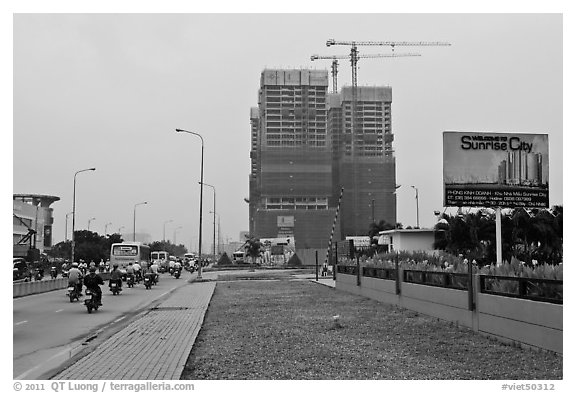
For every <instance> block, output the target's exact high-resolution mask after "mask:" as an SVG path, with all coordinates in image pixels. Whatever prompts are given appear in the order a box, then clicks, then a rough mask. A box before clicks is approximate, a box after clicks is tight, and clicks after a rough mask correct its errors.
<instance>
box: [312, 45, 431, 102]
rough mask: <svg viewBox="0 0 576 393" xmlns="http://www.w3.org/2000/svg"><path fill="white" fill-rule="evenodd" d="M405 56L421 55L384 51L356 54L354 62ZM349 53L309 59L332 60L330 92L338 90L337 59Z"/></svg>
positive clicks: (344, 57) (315, 56)
mask: <svg viewBox="0 0 576 393" xmlns="http://www.w3.org/2000/svg"><path fill="white" fill-rule="evenodd" d="M406 56H421V55H420V54H419V53H385V54H369V55H358V54H357V55H356V62H357V61H358V59H360V58H364V59H373V58H377V57H406ZM349 57H350V56H349V55H335V56H319V55H312V56H310V60H312V61H314V60H321V59H328V60H332V93H337V92H338V76H337V75H338V59H347V58H349Z"/></svg>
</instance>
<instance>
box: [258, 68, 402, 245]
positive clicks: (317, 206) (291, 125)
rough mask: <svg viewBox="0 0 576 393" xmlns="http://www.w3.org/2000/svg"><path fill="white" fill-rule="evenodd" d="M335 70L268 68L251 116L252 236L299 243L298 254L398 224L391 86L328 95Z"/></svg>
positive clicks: (350, 90)
mask: <svg viewBox="0 0 576 393" xmlns="http://www.w3.org/2000/svg"><path fill="white" fill-rule="evenodd" d="M327 90H328V71H318V70H270V69H267V70H264V71H263V72H262V74H261V78H260V89H259V95H258V107H257V108H255V107H254V108H251V110H250V124H251V142H252V143H251V146H252V147H251V152H250V158H251V173H250V198H249V201H248V202H249V220H250V225H249V230H250V234H251V235H252V236H255V237H258V238H282V237H292V238H294V241H295V246H296V250H298V249H314V248H316V249H321V248H326V247H327V246H328V243H329V239H330V235H331V233H332V227H333V224H334V217H335V213H336V208H337V205H338V200H339V196H340V190H341V189H342V188H343V189H344V194H343V197H342V200H341V206H340V213H339V217H338V220H337V222H336V223H335V227H334V236H333V240H340V239H342V238H343V237H344V236H358V235H365V234H366V233H367V232H368V228H369V226H370V224H371V223H372V222H379V221H380V220H385V221H386V222H388V223H390V224H396V194H395V190H396V161H395V157H394V150H393V147H392V142H393V140H394V137H393V134H392V120H391V105H392V89H391V88H390V87H358V90H357V95H356V96H357V106H356V108H357V110H356V120H357V121H356V125H355V127H354V138H353V137H352V89H351V88H350V87H344V88H343V89H342V91H341V92H340V93H333V94H328V93H327Z"/></svg>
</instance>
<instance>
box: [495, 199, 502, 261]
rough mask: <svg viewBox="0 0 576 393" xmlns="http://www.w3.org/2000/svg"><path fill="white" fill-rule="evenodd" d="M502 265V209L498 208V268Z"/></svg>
mask: <svg viewBox="0 0 576 393" xmlns="http://www.w3.org/2000/svg"><path fill="white" fill-rule="evenodd" d="M500 265H502V208H500V207H497V208H496V266H500Z"/></svg>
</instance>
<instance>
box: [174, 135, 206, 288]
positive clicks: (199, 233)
mask: <svg viewBox="0 0 576 393" xmlns="http://www.w3.org/2000/svg"><path fill="white" fill-rule="evenodd" d="M176 132H185V133H187V134H192V135H196V136H197V137H199V138H200V141H201V142H202V154H201V156H200V229H199V231H198V258H200V263H199V264H198V278H202V191H203V189H204V138H202V135H200V134H198V133H196V132H192V131H186V130H181V129H178V128H177V129H176Z"/></svg>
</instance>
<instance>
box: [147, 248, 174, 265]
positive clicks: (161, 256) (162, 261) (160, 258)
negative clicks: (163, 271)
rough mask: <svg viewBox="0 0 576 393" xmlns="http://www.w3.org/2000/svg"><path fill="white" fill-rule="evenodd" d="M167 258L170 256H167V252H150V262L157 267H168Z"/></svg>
mask: <svg viewBox="0 0 576 393" xmlns="http://www.w3.org/2000/svg"><path fill="white" fill-rule="evenodd" d="M169 257H170V254H168V251H152V253H151V254H150V260H152V263H154V262H156V263H157V264H158V266H162V267H164V268H167V267H168V259H169Z"/></svg>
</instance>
